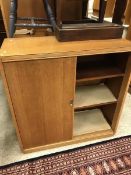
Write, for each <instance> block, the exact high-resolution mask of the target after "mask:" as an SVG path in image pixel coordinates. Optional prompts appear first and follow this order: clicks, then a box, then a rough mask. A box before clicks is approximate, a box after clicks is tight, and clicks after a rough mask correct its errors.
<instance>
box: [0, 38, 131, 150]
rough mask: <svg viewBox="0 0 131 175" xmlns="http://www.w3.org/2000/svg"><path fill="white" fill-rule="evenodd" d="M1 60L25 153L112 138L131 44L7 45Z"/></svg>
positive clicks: (28, 41) (52, 41)
mask: <svg viewBox="0 0 131 175" xmlns="http://www.w3.org/2000/svg"><path fill="white" fill-rule="evenodd" d="M0 59H1V62H0V63H1V64H0V68H1V69H0V70H1V74H2V79H3V81H4V85H5V89H6V93H7V97H8V101H9V105H10V110H11V113H12V119H13V121H14V126H15V128H16V133H17V136H18V139H19V142H20V145H21V148H22V151H23V152H25V153H28V152H33V151H38V150H42V149H46V148H53V147H58V146H65V145H68V144H74V143H75V144H76V143H80V142H84V141H87V140H91V139H98V138H103V137H107V136H112V135H114V134H115V132H116V130H117V126H118V123H119V119H120V115H121V111H122V107H123V104H124V99H125V97H126V94H127V91H128V87H129V83H130V77H131V42H130V41H128V40H124V39H114V40H101V41H78V42H63V43H60V42H58V41H57V40H56V38H55V37H43V38H42V37H34V38H16V39H6V40H5V41H4V43H3V45H2V48H1V51H0ZM127 122H128V121H127Z"/></svg>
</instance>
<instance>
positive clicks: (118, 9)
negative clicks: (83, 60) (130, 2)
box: [112, 0, 127, 24]
mask: <svg viewBox="0 0 131 175" xmlns="http://www.w3.org/2000/svg"><path fill="white" fill-rule="evenodd" d="M126 5H127V0H116V4H115V9H114V14H113V20H112V22H113V23H116V24H122V23H123V22H122V18H123V15H124V12H125V9H126Z"/></svg>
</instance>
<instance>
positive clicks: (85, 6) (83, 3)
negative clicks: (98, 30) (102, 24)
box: [82, 0, 89, 19]
mask: <svg viewBox="0 0 131 175" xmlns="http://www.w3.org/2000/svg"><path fill="white" fill-rule="evenodd" d="M88 1H89V0H83V1H82V18H83V19H84V18H86V14H87V6H88Z"/></svg>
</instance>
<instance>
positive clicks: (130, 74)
mask: <svg viewBox="0 0 131 175" xmlns="http://www.w3.org/2000/svg"><path fill="white" fill-rule="evenodd" d="M130 78H131V54H130V56H129V58H128V61H127V66H126V71H125V76H124V79H123V82H122V85H121V89H120V93H119V97H118V102H117V107H116V111H115V114H114V118H113V122H112V129H113V130H114V131H116V130H117V127H118V123H119V120H120V115H121V112H122V109H123V105H124V101H125V98H126V95H127V92H128V88H129V84H130Z"/></svg>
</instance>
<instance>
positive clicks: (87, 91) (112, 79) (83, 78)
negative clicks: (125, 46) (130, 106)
mask: <svg viewBox="0 0 131 175" xmlns="http://www.w3.org/2000/svg"><path fill="white" fill-rule="evenodd" d="M128 56H129V54H128V53H109V54H101V55H91V56H79V57H77V69H76V89H75V98H74V130H73V136H80V135H83V134H89V133H94V132H99V131H105V130H109V129H112V122H113V118H114V114H115V111H116V107H117V103H118V100H119V94H120V90H121V86H122V82H123V78H124V75H125V70H126V65H127V60H128Z"/></svg>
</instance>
